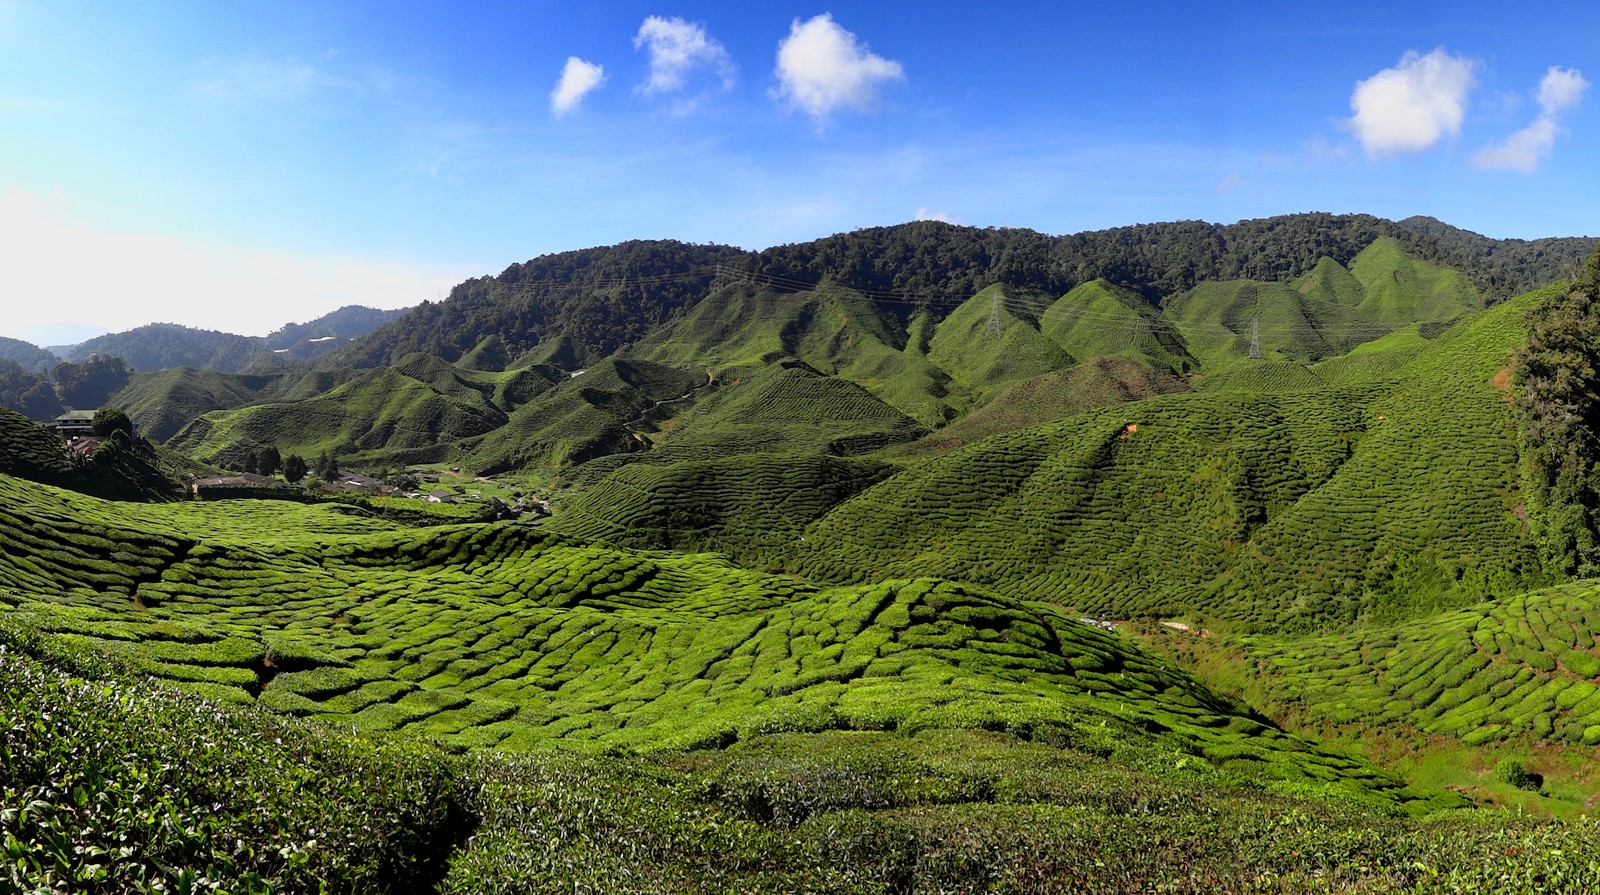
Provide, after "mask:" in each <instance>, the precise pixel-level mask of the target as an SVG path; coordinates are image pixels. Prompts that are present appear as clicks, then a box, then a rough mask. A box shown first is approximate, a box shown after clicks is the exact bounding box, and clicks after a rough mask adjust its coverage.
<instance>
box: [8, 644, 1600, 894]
mask: <svg viewBox="0 0 1600 895" xmlns="http://www.w3.org/2000/svg"><path fill="white" fill-rule="evenodd" d="M64 640H66V638H59V637H58V638H41V637H38V636H36V635H30V634H27V633H22V632H17V631H16V630H15V629H12V628H10V627H8V626H0V684H3V685H4V689H5V692H6V693H7V695H8V697H9V698H8V699H7V700H6V701H5V702H4V703H0V724H4V725H5V726H6V729H7V730H8V731H10V734H9V736H8V738H7V740H6V744H7V748H8V753H7V754H8V755H10V756H12V757H13V758H14V759H15V763H14V764H13V765H11V767H13V768H15V770H14V771H10V772H9V773H8V776H7V777H6V779H5V783H4V785H5V786H6V787H7V789H6V791H7V792H8V793H11V794H14V796H15V799H16V801H17V802H20V803H23V804H27V805H28V810H27V811H25V812H12V813H8V814H7V815H6V816H5V819H4V820H3V821H0V823H3V824H4V825H5V826H4V829H5V832H6V834H7V837H8V839H7V841H8V849H9V855H10V860H9V861H8V862H7V866H6V868H5V871H3V872H4V873H5V876H0V879H6V880H7V881H8V882H9V883H11V884H13V885H16V886H22V885H24V884H27V885H33V886H51V887H56V888H67V887H69V886H70V885H71V884H72V883H73V882H74V881H79V880H82V879H83V878H85V877H90V878H95V879H98V880H99V881H100V882H101V883H102V884H103V885H106V886H107V887H117V888H132V887H134V886H135V885H144V886H151V885H160V886H162V887H164V888H169V889H170V888H177V887H180V886H182V885H185V884H187V883H188V882H189V881H191V880H195V879H201V880H207V881H209V882H211V883H213V884H215V885H217V886H219V887H221V888H228V889H239V890H243V889H246V888H247V887H249V886H252V885H254V886H256V887H258V888H270V890H276V891H298V890H303V889H306V890H308V889H311V888H319V889H331V890H335V891H345V890H360V891H371V892H395V893H399V892H412V891H417V890H418V889H419V887H420V888H422V889H425V890H436V891H443V892H469V891H470V892H484V891H546V890H566V889H573V888H576V889H579V890H583V889H585V888H593V889H603V890H605V891H609V892H621V893H628V892H640V893H643V892H659V891H662V890H663V889H664V888H665V889H670V890H671V891H673V892H685V893H700V892H706V893H711V892H728V891H731V890H737V891H741V892H755V893H769V892H770V893H780V892H782V893H787V892H796V891H828V892H836V891H859V892H890V891H906V890H911V891H940V890H945V891H948V890H960V889H971V890H983V889H991V890H1022V891H1030V892H1040V893H1054V892H1061V893H1067V892H1072V893H1112V892H1125V891H1131V890H1149V889H1157V888H1159V889H1160V890H1162V891H1168V892H1173V893H1201V892H1214V891H1217V889H1218V887H1226V888H1231V889H1235V890H1246V889H1248V890H1250V891H1255V892H1262V893H1277V892H1282V893H1291V892H1304V891H1309V890H1313V889H1314V888H1316V887H1318V886H1337V887H1343V888H1346V889H1349V890H1359V891H1366V892H1420V891H1438V890H1440V889H1444V887H1449V889H1444V890H1446V891H1448V890H1450V889H1455V890H1460V891H1493V890H1494V889H1495V887H1497V886H1500V885H1502V884H1503V882H1504V880H1506V879H1515V880H1529V881H1531V882H1533V883H1539V882H1542V881H1545V880H1552V879H1553V880H1559V881H1561V883H1559V884H1558V885H1560V886H1561V888H1557V889H1556V890H1557V891H1579V890H1582V889H1584V888H1587V887H1592V886H1593V885H1595V884H1596V883H1597V882H1600V880H1597V879H1596V877H1595V875H1594V871H1593V867H1594V864H1595V861H1596V860H1597V859H1600V855H1597V854H1596V852H1595V842H1596V841H1600V837H1597V836H1596V835H1595V832H1596V831H1595V829H1594V825H1593V823H1592V822H1579V823H1570V824H1555V823H1550V822H1541V821H1536V820H1533V819H1531V818H1529V817H1526V816H1511V815H1506V814H1501V813H1497V812H1483V813H1480V814H1478V815H1476V816H1473V815H1458V816H1455V817H1450V818H1447V819H1443V820H1440V819H1434V820H1415V819H1410V818H1407V817H1404V816H1399V815H1397V814H1396V813H1395V812H1394V811H1393V810H1392V809H1390V808H1387V807H1386V806H1384V805H1383V804H1382V803H1378V804H1370V803H1366V802H1364V801H1361V800H1355V799H1351V798H1349V797H1348V796H1345V797H1336V798H1332V799H1327V798H1322V797H1318V796H1315V795H1312V794H1310V793H1308V792H1304V791H1302V792H1299V793H1294V794H1286V793H1274V792H1268V791H1263V790H1262V789H1259V788H1257V787H1255V786H1252V785H1247V784H1246V785H1241V781H1243V780H1245V779H1247V778H1246V777H1245V776H1242V775H1241V771H1243V770H1244V769H1246V768H1247V767H1248V762H1247V761H1244V760H1237V761H1235V762H1234V764H1233V770H1231V771H1227V772H1217V771H1213V770H1208V769H1209V768H1210V767H1211V766H1210V765H1209V764H1208V763H1206V762H1203V761H1195V760H1191V759H1189V758H1188V757H1177V758H1176V761H1174V754H1173V753H1171V752H1163V751H1162V750H1161V749H1160V748H1156V749H1144V748H1141V747H1139V746H1136V745H1134V744H1135V743H1136V742H1137V740H1112V739H1105V738H1101V739H1085V740H1078V741H1065V740H1050V739H1048V738H1040V739H1039V740H1037V741H1028V740H1026V739H1022V738H1018V737H1016V736H1013V735H1010V734H1006V733H1000V732H983V731H943V730H923V731H917V732H864V731H863V732H858V731H835V732H820V733H813V734H803V733H802V734H796V733H769V734H761V735H757V736H754V737H752V738H750V739H748V740H745V741H741V742H740V743H737V744H735V745H733V746H731V747H729V748H727V749H724V750H716V751H707V750H696V751H689V752H684V753H656V754H651V755H644V756H631V755H618V754H613V755H607V756H600V755H594V756H589V755H581V754H554V753H541V754H531V755H521V756H518V755H504V754H500V755H497V754H493V753H480V754H477V755H473V756H470V757H468V758H466V759H459V758H452V757H450V756H447V755H444V754H441V753H440V752H439V751H438V750H436V749H435V748H433V747H431V746H430V745H428V744H427V743H425V742H423V741H420V740H415V739H400V738H394V737H384V738H375V737H371V736H367V735H363V734H360V733H357V732H351V731H348V730H343V729H339V728H330V727H323V726H319V725H312V724H307V723H305V722H297V721H294V720H291V719H285V718H283V717H273V716H271V715H268V714H265V713H262V712H259V711H253V710H249V709H241V708H238V707H232V706H227V705H219V704H216V703H214V702H208V701H206V700H204V699H200V698H197V697H195V696H193V695H191V694H188V693H184V692H182V691H178V690H174V689H171V688H169V687H163V686H160V685H155V684H152V683H151V682H150V681H148V680H147V679H145V678H143V677H142V676H139V675H137V674H129V673H128V672H126V671H124V670H119V669H118V668H117V667H115V666H114V665H112V664H110V663H107V662H106V661H104V660H103V659H100V658H97V657H95V656H93V655H90V654H87V653H86V652H84V651H83V650H82V649H81V648H78V647H74V646H72V645H71V644H70V643H67V642H63V641H64ZM69 758H70V761H68V759H69ZM62 767H70V768H71V769H72V771H71V772H70V775H69V776H53V775H52V774H51V773H50V772H49V771H48V770H47V769H55V768H62ZM62 783H70V784H71V785H72V790H71V795H70V796H69V794H68V793H67V792H66V791H65V790H64V789H63V788H62V786H61V784H62ZM72 799H81V804H80V803H79V802H76V801H72ZM130 841H132V842H137V843H139V847H138V848H137V849H132V850H130V851H127V852H125V853H124V852H120V851H118V850H119V849H122V848H125V846H120V845H118V843H125V842H130ZM113 854H115V855H117V856H118V857H117V860H115V861H106V860H104V857H105V856H108V855H113Z"/></svg>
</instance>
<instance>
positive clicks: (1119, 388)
mask: <svg viewBox="0 0 1600 895" xmlns="http://www.w3.org/2000/svg"><path fill="white" fill-rule="evenodd" d="M1188 390H1189V386H1188V384H1187V383H1186V382H1185V381H1184V380H1182V379H1180V378H1178V377H1177V376H1176V375H1174V374H1172V373H1168V372H1164V371H1160V370H1156V369H1154V368H1152V367H1149V366H1146V365H1144V364H1140V363H1136V362H1134V361H1131V360H1128V359H1126V358H1120V357H1099V358H1095V359H1094V360H1091V361H1086V362H1084V363H1081V364H1074V365H1073V366H1071V367H1068V368H1067V369H1064V370H1055V371H1052V372H1049V373H1045V374H1044V375H1042V376H1036V377H1034V378H1032V379H1029V380H1026V381H1023V382H1019V383H1016V384H1015V385H1012V386H1011V387H1009V388H1007V389H1005V390H1004V391H1002V392H1000V393H999V394H998V395H996V396H995V397H993V398H991V399H990V400H989V401H988V402H987V403H985V404H984V405H983V406H981V407H979V408H977V409H976V410H973V411H972V412H970V413H968V414H967V415H966V416H963V417H961V418H960V419H958V420H956V421H955V422H953V423H951V424H949V425H948V426H945V427H943V428H941V429H939V430H938V431H936V432H932V433H930V434H929V435H928V436H927V437H925V438H923V439H922V440H921V441H918V442H917V443H916V444H914V445H911V446H909V447H908V448H905V449H903V450H896V451H894V452H893V453H895V454H896V455H900V454H908V455H923V454H938V453H943V452H945V451H949V450H953V449H955V448H958V447H961V446H963V445H966V444H970V443H972V442H974V441H978V440H980V439H983V438H987V437H988V436H990V435H997V434H1000V433H1002V432H1013V431H1016V430H1017V429H1026V428H1028V427H1029V426H1036V425H1038V424H1040V423H1046V422H1050V421H1051V420H1057V419H1060V418H1062V417H1065V416H1071V415H1073V414H1075V413H1081V412H1083V411H1085V410H1093V409H1095V408H1097V407H1109V406H1111V405H1113V404H1125V403H1127V402H1129V401H1141V400H1144V399H1145V398H1150V397H1154V396H1156V395H1163V394H1170V393H1172V392H1181V391H1188Z"/></svg>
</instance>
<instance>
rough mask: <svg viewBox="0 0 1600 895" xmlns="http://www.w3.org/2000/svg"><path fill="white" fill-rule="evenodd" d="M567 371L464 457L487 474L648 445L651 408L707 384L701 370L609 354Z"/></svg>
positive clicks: (471, 443) (553, 466)
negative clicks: (694, 370) (608, 356)
mask: <svg viewBox="0 0 1600 895" xmlns="http://www.w3.org/2000/svg"><path fill="white" fill-rule="evenodd" d="M525 369H533V370H538V369H546V370H548V369H550V368H548V367H544V368H538V367H535V368H525ZM522 372H523V371H522V370H516V371H511V372H509V373H507V374H504V375H506V376H515V375H519V374H521V373H522ZM562 375H563V379H562V380H561V381H560V382H558V383H557V384H556V385H555V386H553V387H551V388H549V389H547V390H545V391H542V392H540V393H539V394H538V395H537V396H535V397H533V398H532V399H531V400H529V401H527V402H526V403H524V404H522V405H520V406H518V407H517V408H516V409H515V410H514V411H512V412H511V414H510V415H509V416H508V417H507V419H506V423H505V425H503V426H501V427H499V428H497V429H495V430H494V431H492V432H488V433H487V434H485V435H484V436H483V437H481V438H472V439H468V440H466V441H465V442H463V444H462V448H463V451H464V454H463V459H464V460H465V462H466V463H467V464H468V465H470V466H471V467H472V468H474V469H476V470H479V471H481V472H483V473H496V472H505V471H509V470H514V469H523V468H536V469H543V470H559V469H562V468H564V467H567V466H571V465H575V464H580V463H583V462H585V461H588V460H592V459H595V458H597V457H604V456H608V455H612V454H625V453H628V452H631V451H641V450H646V449H647V448H648V447H649V443H650V442H649V440H648V439H649V436H648V434H647V433H649V432H651V431H654V429H655V423H654V422H653V421H652V419H651V417H652V412H653V411H655V410H657V409H658V408H661V407H665V406H668V405H672V406H674V407H676V406H679V405H682V406H685V407H686V406H688V405H689V404H690V403H692V401H693V400H694V398H695V397H697V392H698V391H699V390H702V389H705V388H706V387H707V380H706V375H705V374H704V373H697V372H691V371H689V370H681V369H675V368H672V367H667V366H663V365H661V364H656V363H651V362H648V361H642V360H637V359H626V360H625V359H620V358H610V359H607V360H605V361H602V362H600V363H599V364H597V365H595V366H594V367H591V368H589V369H587V370H581V371H574V372H573V373H571V374H562Z"/></svg>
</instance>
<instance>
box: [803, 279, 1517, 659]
mask: <svg viewBox="0 0 1600 895" xmlns="http://www.w3.org/2000/svg"><path fill="white" fill-rule="evenodd" d="M1537 298H1538V295H1537V294H1535V295H1531V296H1527V297H1524V298H1523V299H1519V300H1517V301H1515V302H1511V303H1508V304H1507V305H1504V306H1501V307H1498V308H1496V309H1494V310H1493V311H1491V312H1488V313H1486V314H1485V315H1483V316H1482V317H1481V318H1479V319H1478V320H1475V321H1473V322H1472V323H1471V324H1470V325H1468V326H1466V327H1464V328H1461V329H1458V330H1453V331H1452V332H1451V333H1449V334H1447V335H1444V336H1440V337H1439V338H1438V339H1437V340H1436V341H1435V343H1434V344H1433V345H1432V346H1431V347H1430V348H1429V349H1427V351H1426V352H1424V353H1423V354H1421V355H1419V356H1418V357H1417V358H1416V359H1415V360H1413V361H1412V362H1411V363H1409V364H1408V365H1406V366H1405V367H1403V368H1401V369H1400V370H1399V371H1397V374H1396V376H1395V377H1394V378H1392V379H1389V380H1380V381H1377V382H1371V383H1367V384H1361V385H1349V386H1343V387H1337V388H1335V387H1323V388H1319V389H1306V390H1289V391H1276V390H1275V391H1274V392H1272V393H1269V394H1259V393H1253V392H1246V391H1233V390H1228V389H1219V390H1215V391H1212V390H1208V391H1205V392H1202V393H1197V394H1188V395H1181V394H1180V395H1168V396H1162V397H1157V398H1152V399H1150V400H1146V401H1141V402H1138V403H1135V404H1128V405H1122V406H1117V407H1112V408H1106V409H1102V410H1096V411H1092V412H1089V413H1084V414H1080V415H1078V416H1075V417H1071V418H1069V419H1067V420H1063V421H1061V422H1059V423H1055V424H1050V425H1045V426H1038V427H1035V428H1032V429H1027V430H1023V431H1020V432H1016V433H1011V434H1008V435H1001V436H997V437H994V438H991V439H988V440H985V441H981V442H978V443H977V444H974V445H971V446H969V447H968V448H965V449H963V450H961V451H957V452H954V453H951V454H947V455H944V456H941V457H938V458H935V459H932V460H928V461H925V462H920V463H917V464H914V465H911V466H909V467H908V468H907V469H906V470H905V471H904V472H901V473H899V474H897V475H895V476H892V477H890V478H889V479H886V480H885V481H883V482H882V483H879V484H878V485H875V486H873V487H872V488H870V489H868V490H866V491H864V492H862V493H861V494H860V495H858V496H856V497H855V498H853V499H851V500H850V501H848V502H846V503H844V504H841V505H840V506H839V507H838V508H836V509H835V510H833V511H831V512H830V513H829V514H828V515H826V516H824V517H823V518H821V519H819V520H818V521H817V522H815V523H813V524H811V525H810V526H808V527H807V529H806V531H805V533H804V534H805V539H804V543H803V544H801V545H797V547H796V551H795V554H794V558H793V559H792V560H791V561H790V562H791V564H792V568H794V569H796V570H797V571H800V572H802V573H805V574H809V575H813V576H815V577H818V578H822V579H825V580H834V581H861V580H871V578H873V577H874V576H878V575H883V574H891V575H904V574H927V573H931V574H936V575H940V576H944V577H950V578H956V579H960V580H968V581H976V582H980V583H983V584H987V585H991V586H995V587H998V588H1000V589H1002V590H1004V591H1006V592H1008V593H1016V594H1019V595H1023V596H1027V597H1029V598H1031V599H1040V600H1049V601H1053V602H1057V603H1060V604H1065V605H1071V606H1075V607H1077V608H1079V609H1081V610H1084V611H1088V612H1091V613H1094V614H1101V615H1107V616H1111V617H1123V616H1127V615H1144V614H1165V615H1175V614H1181V613H1184V612H1195V613H1201V614H1205V615H1210V616H1212V617H1221V618H1225V619H1230V620H1232V621H1234V622H1237V623H1242V624H1244V625H1246V626H1251V627H1257V628H1261V629H1279V630H1281V629H1285V628H1309V627H1315V626H1319V625H1325V624H1330V623H1336V624H1344V623H1348V622H1349V621H1351V620H1354V619H1358V618H1394V617H1406V616H1412V615H1415V614H1417V613H1419V612H1426V611H1429V610H1432V609H1435V608H1440V607H1447V606H1451V605H1461V604H1462V603H1465V602H1472V601H1475V600H1479V599H1482V598H1484V597H1485V596H1488V595H1490V594H1492V593H1495V592H1504V591H1505V590H1506V589H1510V588H1513V587H1514V586H1515V585H1517V584H1518V583H1519V582H1523V581H1529V580H1538V579H1537V576H1538V574H1539V573H1538V568H1537V561H1536V558H1535V557H1534V555H1533V552H1532V547H1531V545H1530V543H1529V536H1528V534H1527V532H1526V531H1525V530H1524V526H1523V523H1522V521H1521V520H1520V519H1519V518H1518V516H1517V515H1516V512H1515V507H1516V504H1517V500H1518V498H1517V485H1518V482H1517V466H1516V450H1517V447H1516V442H1515V439H1514V429H1513V426H1512V421H1511V419H1510V416H1509V410H1508V404H1507V403H1506V401H1505V393H1504V392H1502V391H1500V390H1499V389H1498V387H1497V386H1496V385H1495V384H1494V383H1495V381H1496V380H1495V377H1496V375H1497V373H1498V372H1499V371H1500V370H1501V368H1503V367H1504V366H1505V363H1506V358H1507V353H1508V352H1509V350H1510V348H1511V347H1512V346H1514V345H1515V344H1517V342H1518V341H1519V339H1520V332H1521V330H1520V324H1519V320H1518V315H1519V314H1520V312H1521V311H1522V309H1523V308H1525V307H1527V306H1528V304H1530V303H1531V302H1532V301H1534V300H1536V299H1537Z"/></svg>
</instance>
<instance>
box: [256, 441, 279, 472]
mask: <svg viewBox="0 0 1600 895" xmlns="http://www.w3.org/2000/svg"><path fill="white" fill-rule="evenodd" d="M282 465H283V457H282V456H281V455H280V454H279V453H278V448H277V446H276V445H270V444H269V445H267V446H266V447H264V448H262V449H261V450H259V451H256V472H259V473H261V474H262V475H273V474H274V473H276V472H277V471H278V467H280V466H282Z"/></svg>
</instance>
